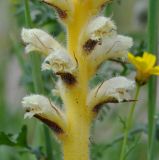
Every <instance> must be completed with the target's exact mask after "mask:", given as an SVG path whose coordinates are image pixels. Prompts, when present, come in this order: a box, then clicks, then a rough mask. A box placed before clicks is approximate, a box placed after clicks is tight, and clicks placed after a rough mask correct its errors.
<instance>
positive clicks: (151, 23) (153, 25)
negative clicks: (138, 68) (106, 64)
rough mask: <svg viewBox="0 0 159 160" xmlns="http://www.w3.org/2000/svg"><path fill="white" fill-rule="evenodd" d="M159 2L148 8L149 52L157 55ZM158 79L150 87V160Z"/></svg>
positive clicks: (149, 158) (151, 82) (152, 0)
mask: <svg viewBox="0 0 159 160" xmlns="http://www.w3.org/2000/svg"><path fill="white" fill-rule="evenodd" d="M158 15H159V0H149V8H148V51H149V52H151V53H153V54H156V55H157V51H158V49H157V45H158V41H157V37H158V18H159V16H158ZM156 85H157V84H156V78H154V77H152V78H151V79H150V81H149V85H148V89H149V92H148V100H149V103H148V160H153V156H154V154H153V146H154V132H155V121H154V115H155V108H156Z"/></svg>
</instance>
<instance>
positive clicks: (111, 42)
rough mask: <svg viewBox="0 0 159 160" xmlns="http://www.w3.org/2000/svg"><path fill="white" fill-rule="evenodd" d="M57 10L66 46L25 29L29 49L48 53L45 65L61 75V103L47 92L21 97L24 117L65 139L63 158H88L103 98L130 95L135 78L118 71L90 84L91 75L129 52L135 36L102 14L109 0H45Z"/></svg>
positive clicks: (109, 100)
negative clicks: (121, 32)
mask: <svg viewBox="0 0 159 160" xmlns="http://www.w3.org/2000/svg"><path fill="white" fill-rule="evenodd" d="M43 2H44V3H46V4H48V5H50V6H52V7H53V8H54V9H55V10H56V11H57V13H58V16H59V20H60V22H62V23H63V25H64V27H65V28H66V32H67V47H66V48H65V47H64V46H61V45H60V44H59V43H58V42H57V41H56V40H55V39H53V38H52V37H51V36H50V35H48V34H47V33H46V32H44V31H42V30H40V29H23V30H22V39H23V41H24V42H25V43H26V53H28V52H31V51H39V52H41V54H42V55H43V56H44V57H45V60H44V62H43V63H42V70H43V71H45V70H52V71H53V72H54V73H55V74H56V75H57V76H58V77H59V79H58V81H57V87H56V92H58V93H59V95H60V96H61V98H62V101H63V107H62V108H60V107H58V106H57V105H56V104H55V103H54V102H53V101H52V100H51V99H50V98H47V97H45V96H43V95H29V96H26V97H24V99H23V101H22V103H23V106H24V108H25V111H26V113H25V117H28V118H31V117H36V118H37V119H39V120H41V121H42V122H44V123H45V124H47V125H48V126H49V127H50V128H51V129H52V130H53V131H54V132H55V134H56V135H57V137H58V139H59V140H60V141H61V144H62V148H63V157H64V160H89V137H90V127H91V123H92V121H93V120H94V119H95V117H96V116H97V114H98V112H99V110H100V108H101V106H102V104H104V103H118V102H123V101H131V98H130V95H129V91H130V90H132V89H133V88H134V85H135V84H134V81H131V80H128V79H127V78H125V77H122V76H120V77H114V78H111V79H110V80H106V81H104V82H102V83H101V84H99V85H98V86H96V87H95V88H93V89H92V88H89V80H90V78H91V77H92V76H93V75H94V74H95V73H96V72H97V70H98V68H99V67H100V65H101V64H102V63H103V62H104V61H106V60H108V59H111V58H120V57H123V56H124V57H125V56H126V55H127V53H128V51H127V50H128V49H129V48H130V47H131V46H132V39H131V38H129V37H126V36H122V35H118V34H117V28H116V26H115V24H114V23H113V22H112V21H111V19H110V18H107V17H104V16H101V15H99V13H100V12H101V10H102V9H103V7H104V6H105V5H106V4H107V3H108V2H109V0H43Z"/></svg>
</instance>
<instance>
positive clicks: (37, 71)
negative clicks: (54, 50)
mask: <svg viewBox="0 0 159 160" xmlns="http://www.w3.org/2000/svg"><path fill="white" fill-rule="evenodd" d="M24 4H25V19H26V25H27V27H29V28H32V26H33V24H32V20H31V15H30V5H29V0H24ZM30 60H31V63H32V64H33V65H32V77H33V82H34V90H35V92H36V93H44V88H43V81H42V76H41V63H40V56H39V55H38V54H32V55H31V56H30ZM43 127H44V134H45V143H46V152H47V158H48V159H49V160H53V154H52V144H51V138H50V133H49V129H48V128H47V127H46V126H43Z"/></svg>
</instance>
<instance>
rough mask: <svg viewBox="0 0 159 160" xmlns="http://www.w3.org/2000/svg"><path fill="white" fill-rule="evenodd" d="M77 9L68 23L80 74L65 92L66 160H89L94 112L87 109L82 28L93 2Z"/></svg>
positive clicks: (88, 16)
mask: <svg viewBox="0 0 159 160" xmlns="http://www.w3.org/2000/svg"><path fill="white" fill-rule="evenodd" d="M74 5H75V10H74V13H73V15H72V21H70V22H69V24H67V34H68V44H67V45H68V46H67V47H68V53H70V54H71V55H72V56H74V57H75V58H76V59H77V61H78V62H77V63H78V64H77V65H78V68H79V70H78V72H77V77H76V79H77V82H76V83H75V84H74V85H73V86H66V89H67V87H68V88H70V87H71V89H69V90H68V92H65V93H63V94H64V95H63V101H64V103H65V106H66V112H67V113H66V114H67V118H68V129H67V136H66V137H65V138H64V139H63V150H64V160H88V159H89V130H90V125H91V124H90V123H91V112H90V111H89V110H88V106H86V97H87V92H88V79H89V77H88V70H87V68H88V67H87V61H86V60H85V56H84V53H82V47H80V45H79V38H80V35H81V33H82V29H83V28H84V27H85V25H86V24H87V23H88V20H89V18H90V11H91V3H89V5H88V4H86V3H84V4H81V3H80V2H79V1H76V0H74Z"/></svg>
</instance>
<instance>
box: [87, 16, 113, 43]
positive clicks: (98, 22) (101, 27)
mask: <svg viewBox="0 0 159 160" xmlns="http://www.w3.org/2000/svg"><path fill="white" fill-rule="evenodd" d="M86 34H87V35H88V37H89V39H92V40H100V39H101V38H103V37H105V36H111V35H113V34H116V26H115V25H114V23H113V22H112V21H111V20H110V18H107V17H103V16H98V17H96V18H94V19H93V20H92V21H91V22H90V23H89V24H88V26H87V29H86Z"/></svg>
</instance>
